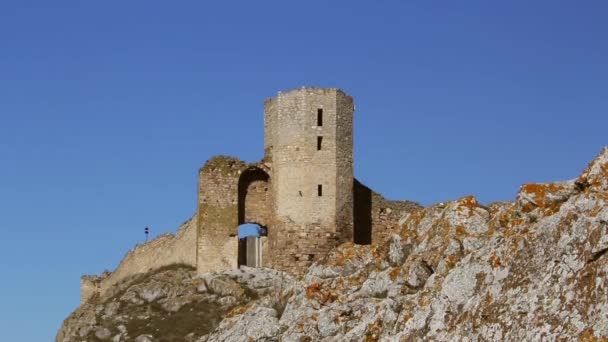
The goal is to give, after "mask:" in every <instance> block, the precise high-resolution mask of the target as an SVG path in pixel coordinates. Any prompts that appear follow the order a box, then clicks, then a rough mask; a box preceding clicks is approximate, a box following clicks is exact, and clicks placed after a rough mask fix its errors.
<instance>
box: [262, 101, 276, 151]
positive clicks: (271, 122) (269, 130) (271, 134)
mask: <svg viewBox="0 0 608 342" xmlns="http://www.w3.org/2000/svg"><path fill="white" fill-rule="evenodd" d="M277 118H278V108H277V99H276V98H272V99H266V101H265V102H264V160H266V161H270V160H271V159H272V148H273V146H274V144H275V134H276V122H277Z"/></svg>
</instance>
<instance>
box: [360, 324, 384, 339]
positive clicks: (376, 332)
mask: <svg viewBox="0 0 608 342" xmlns="http://www.w3.org/2000/svg"><path fill="white" fill-rule="evenodd" d="M381 334H382V320H377V321H375V322H374V323H370V324H368V325H367V328H366V329H365V340H364V341H365V342H374V341H379V340H380V336H381Z"/></svg>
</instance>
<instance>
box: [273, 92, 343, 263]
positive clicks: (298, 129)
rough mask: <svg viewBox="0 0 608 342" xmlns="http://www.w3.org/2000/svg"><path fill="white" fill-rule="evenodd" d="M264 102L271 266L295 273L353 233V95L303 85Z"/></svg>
mask: <svg viewBox="0 0 608 342" xmlns="http://www.w3.org/2000/svg"><path fill="white" fill-rule="evenodd" d="M266 106H267V107H266V110H265V113H266V115H265V116H266V123H267V127H266V129H267V130H268V132H267V133H266V138H267V139H271V141H270V142H267V143H266V146H272V148H271V151H270V152H271V155H270V156H268V155H267V156H266V158H265V159H266V160H269V159H270V160H271V162H272V175H271V178H272V179H273V181H272V193H273V196H272V197H273V198H274V204H273V212H274V215H273V216H274V220H275V222H273V224H274V228H275V229H272V230H269V244H270V250H271V253H272V254H273V266H274V267H276V268H279V269H283V270H288V271H294V273H298V272H300V271H301V270H302V269H303V268H305V267H306V266H308V265H310V264H311V263H312V262H313V261H314V260H317V259H319V258H322V257H323V256H324V255H325V254H326V253H327V252H328V251H329V249H331V248H332V247H334V246H335V245H336V244H337V243H338V242H339V240H340V238H339V237H348V236H349V234H352V233H350V232H349V230H351V231H352V208H351V209H349V207H348V206H349V203H350V204H352V108H353V106H352V99H350V97H348V96H347V95H345V94H343V93H342V92H341V91H339V90H337V89H319V88H302V89H298V90H294V91H291V92H287V93H279V95H278V96H277V98H276V99H274V100H272V101H267V102H266ZM319 110H322V125H319V124H318V112H319ZM319 137H320V138H321V139H322V140H321V148H320V150H319V148H318V138H319ZM319 185H320V186H321V187H322V188H321V195H319ZM338 210H339V213H338ZM338 217H339V224H338ZM337 232H340V234H339V235H338V234H337Z"/></svg>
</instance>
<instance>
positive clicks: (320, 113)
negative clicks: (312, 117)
mask: <svg viewBox="0 0 608 342" xmlns="http://www.w3.org/2000/svg"><path fill="white" fill-rule="evenodd" d="M317 126H319V127H321V126H323V108H319V109H317Z"/></svg>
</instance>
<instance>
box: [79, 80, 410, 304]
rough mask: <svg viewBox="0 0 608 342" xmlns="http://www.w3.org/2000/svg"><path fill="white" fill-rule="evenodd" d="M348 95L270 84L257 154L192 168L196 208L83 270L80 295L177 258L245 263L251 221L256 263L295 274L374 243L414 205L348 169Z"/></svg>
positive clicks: (218, 265) (202, 265) (206, 263)
mask: <svg viewBox="0 0 608 342" xmlns="http://www.w3.org/2000/svg"><path fill="white" fill-rule="evenodd" d="M353 112H354V104H353V99H352V98H351V97H350V96H348V95H347V94H345V93H344V92H343V91H341V90H339V89H335V88H301V89H296V90H293V91H289V92H284V93H282V92H279V94H278V96H276V97H274V98H272V99H268V100H266V101H265V103H264V131H265V133H264V158H263V159H262V160H261V161H260V162H257V163H250V164H248V163H245V162H243V161H241V160H238V159H237V158H234V157H227V156H216V157H213V158H211V159H209V160H208V161H207V163H206V164H205V165H204V166H203V167H202V168H201V169H200V170H199V182H198V205H197V213H196V214H195V216H194V218H193V219H192V220H189V221H187V222H186V223H185V224H184V225H183V226H182V227H181V228H180V230H179V231H178V233H177V235H175V236H172V235H165V236H162V237H159V238H157V239H155V240H153V241H150V242H148V243H146V244H143V245H141V246H137V247H136V248H135V249H134V250H133V251H131V252H129V254H127V256H126V257H125V258H124V259H123V261H122V262H121V264H120V266H119V267H118V268H117V269H116V271H114V272H112V273H110V272H108V273H104V274H103V275H101V276H84V277H83V278H82V285H81V288H82V290H81V292H82V294H81V298H82V301H83V302H84V301H87V300H88V299H89V298H91V297H93V296H95V295H96V294H97V295H103V294H104V292H105V291H106V290H107V289H108V288H109V287H110V286H112V285H113V284H116V283H117V282H119V281H121V280H123V279H125V278H127V277H129V276H132V275H135V274H138V273H145V272H148V271H151V270H153V269H157V268H160V267H164V266H168V265H172V264H176V263H180V264H185V265H190V266H192V267H196V269H197V271H198V272H199V273H204V272H209V271H218V270H222V269H228V268H236V267H238V266H239V265H242V264H245V260H244V258H245V255H246V254H247V251H246V250H244V249H245V248H246V246H247V244H246V243H244V241H241V243H239V239H238V226H239V225H240V224H243V223H257V224H259V225H260V226H262V227H264V228H266V229H267V232H268V235H267V236H264V237H261V243H259V244H257V246H262V247H261V249H262V251H261V256H262V258H261V259H262V266H265V267H273V268H277V269H280V270H284V271H287V272H290V273H294V274H301V273H303V272H304V271H306V269H307V268H308V266H310V265H311V264H312V263H313V262H314V261H316V260H319V259H321V258H323V257H325V256H326V255H327V253H328V252H329V251H330V250H331V249H332V248H333V247H335V246H336V245H338V244H341V243H343V242H354V243H357V244H371V243H377V242H380V241H382V240H384V239H386V237H388V235H389V234H390V231H391V229H392V228H394V227H396V226H397V224H398V221H399V219H400V217H402V215H403V214H404V213H405V212H407V211H410V210H413V209H416V208H419V207H420V206H419V205H418V204H416V203H413V202H408V201H389V200H386V199H384V198H383V197H382V196H380V195H379V194H377V193H375V192H373V191H372V190H371V189H369V188H368V187H366V186H365V185H363V184H361V183H360V182H359V181H357V180H356V179H355V178H354V177H353Z"/></svg>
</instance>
